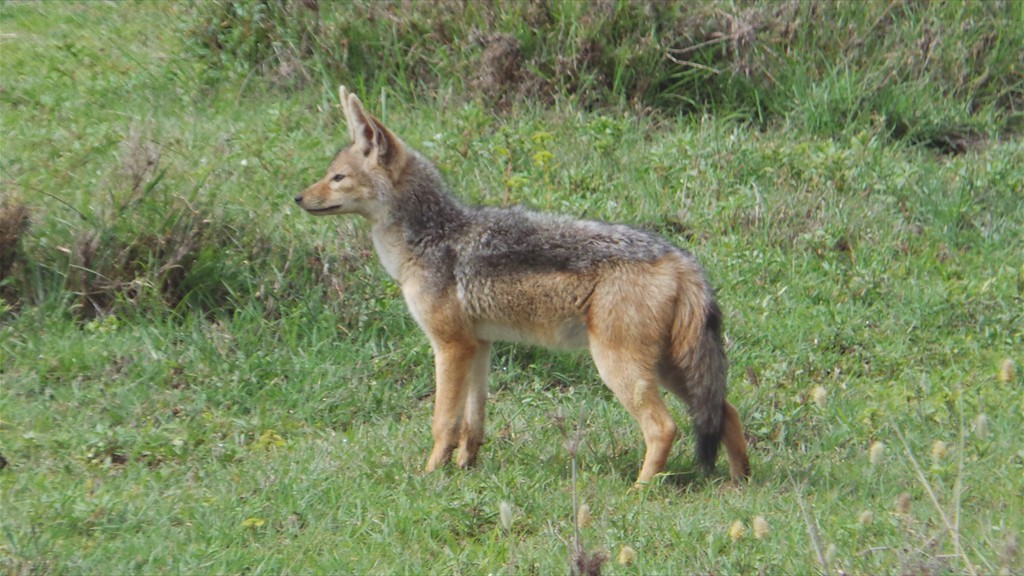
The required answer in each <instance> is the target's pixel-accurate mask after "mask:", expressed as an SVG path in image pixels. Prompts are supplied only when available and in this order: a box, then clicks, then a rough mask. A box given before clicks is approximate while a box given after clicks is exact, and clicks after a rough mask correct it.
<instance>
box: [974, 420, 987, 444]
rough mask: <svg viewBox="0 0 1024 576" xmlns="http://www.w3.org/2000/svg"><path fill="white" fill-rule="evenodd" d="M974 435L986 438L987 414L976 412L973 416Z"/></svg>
mask: <svg viewBox="0 0 1024 576" xmlns="http://www.w3.org/2000/svg"><path fill="white" fill-rule="evenodd" d="M973 427H974V435H975V436H977V437H978V438H980V439H982V440H984V439H985V438H988V416H985V414H978V415H977V416H975V417H974V426H973Z"/></svg>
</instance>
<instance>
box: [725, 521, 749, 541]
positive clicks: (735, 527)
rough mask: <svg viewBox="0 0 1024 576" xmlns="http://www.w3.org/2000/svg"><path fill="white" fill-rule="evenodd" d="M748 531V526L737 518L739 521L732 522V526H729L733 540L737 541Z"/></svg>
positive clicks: (730, 536)
mask: <svg viewBox="0 0 1024 576" xmlns="http://www.w3.org/2000/svg"><path fill="white" fill-rule="evenodd" d="M746 532H747V527H746V526H744V525H743V522H740V521H739V520H737V521H735V522H733V523H732V526H730V527H729V538H730V539H731V540H732V541H733V542H735V541H737V540H739V539H740V538H743V534H745V533H746Z"/></svg>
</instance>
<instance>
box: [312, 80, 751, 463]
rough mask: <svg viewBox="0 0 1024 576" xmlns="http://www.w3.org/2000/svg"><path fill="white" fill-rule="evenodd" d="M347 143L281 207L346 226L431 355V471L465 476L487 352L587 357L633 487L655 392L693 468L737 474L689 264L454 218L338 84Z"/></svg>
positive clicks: (586, 225) (465, 214) (655, 422)
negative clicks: (502, 345)
mask: <svg viewBox="0 0 1024 576" xmlns="http://www.w3.org/2000/svg"><path fill="white" fill-rule="evenodd" d="M339 92H340V96H341V104H342V108H343V109H344V113H345V118H346V120H347V121H348V129H349V137H350V138H351V143H350V144H349V145H348V146H346V147H345V148H343V149H342V150H341V151H340V152H338V154H337V156H335V158H334V160H333V161H332V162H331V164H330V166H329V167H328V169H327V174H326V175H325V176H324V177H323V178H322V179H321V180H320V181H319V182H317V183H316V184H313V185H312V186H310V187H309V188H307V189H306V190H305V191H303V192H302V193H301V194H299V195H298V196H296V197H295V202H297V203H298V205H299V206H301V207H302V208H303V209H305V210H306V211H307V212H309V213H310V214H314V215H328V214H358V215H360V216H362V217H364V218H366V219H367V220H368V221H369V223H370V226H371V228H370V236H371V238H372V240H373V245H374V248H375V249H376V252H377V255H378V256H379V257H380V261H381V263H382V264H383V266H384V268H385V269H386V270H387V272H388V274H390V275H391V277H392V278H394V279H395V280H396V281H397V282H398V284H399V285H400V286H401V289H402V294H403V296H404V297H405V301H406V303H407V304H408V306H409V311H410V312H411V313H412V315H413V317H414V318H415V319H416V322H417V323H418V324H419V325H420V327H421V328H422V329H423V331H424V332H425V333H426V334H427V337H428V338H429V339H430V344H431V346H432V348H433V351H434V368H435V371H436V374H435V375H436V383H437V390H436V394H435V397H434V416H433V423H432V426H431V432H432V434H433V439H434V447H433V450H432V451H431V453H430V457H429V458H428V460H427V464H426V471H427V472H430V471H433V470H435V469H437V468H438V467H440V466H443V465H444V464H446V463H447V462H448V461H449V460H450V459H451V456H452V453H453V452H454V450H455V448H458V449H459V452H458V459H457V464H458V465H459V466H460V467H468V466H470V465H472V464H473V463H474V461H475V460H476V457H477V453H478V451H479V449H480V445H481V443H482V442H483V438H484V404H485V402H486V401H487V372H488V367H489V364H490V351H491V343H492V342H493V341H495V340H510V341H516V342H526V343H530V344H537V345H541V346H546V347H549V348H567V349H574V348H587V349H589V351H590V354H591V356H592V357H593V359H594V364H596V366H597V370H598V373H599V374H600V375H601V379H602V380H603V381H604V383H605V384H606V385H607V386H608V388H610V389H611V390H612V391H613V392H614V393H615V396H616V397H617V398H618V399H619V401H620V402H621V403H622V405H623V406H625V407H626V410H628V411H629V413H630V414H632V415H633V417H634V418H635V419H636V420H637V422H638V423H639V424H640V429H641V430H642V431H643V436H644V442H645V443H646V449H647V451H646V455H645V456H644V461H643V466H642V467H641V468H640V474H639V476H638V477H637V483H646V482H649V481H650V480H651V479H652V478H654V476H655V475H657V474H659V473H660V472H661V471H662V470H663V469H664V468H665V461H666V460H667V459H668V455H669V451H670V449H671V447H672V442H673V441H674V439H675V437H676V432H677V429H676V424H675V422H674V421H673V420H672V417H671V415H670V414H669V412H668V410H667V409H666V407H665V404H664V402H663V400H662V397H661V394H660V392H659V388H660V387H664V388H666V389H667V390H669V391H670V392H672V393H674V394H675V395H676V396H678V397H680V398H681V399H682V400H683V401H684V402H685V403H686V405H687V406H688V407H689V413H690V416H691V418H692V421H693V426H694V429H695V431H696V436H697V438H696V440H697V443H696V450H697V462H698V463H699V464H700V465H701V467H702V468H704V469H705V471H711V470H712V469H713V467H714V464H715V460H716V458H717V455H718V447H719V444H724V445H725V448H726V452H727V454H728V458H729V472H730V474H731V476H732V478H733V479H734V480H736V481H739V480H740V479H742V478H745V477H748V476H749V475H750V464H749V462H748V460H747V448H746V440H745V439H744V436H743V426H742V425H741V424H740V418H739V414H738V412H737V411H736V409H735V408H734V407H733V406H732V405H731V404H730V403H729V402H728V401H726V399H725V394H726V358H725V351H724V349H723V346H722V313H721V311H720V310H719V308H718V305H717V303H716V302H715V298H714V294H713V293H712V290H711V287H710V286H709V284H708V281H707V279H706V278H705V275H704V271H703V269H702V268H701V266H700V265H699V264H698V263H697V260H696V259H695V258H694V257H693V256H692V255H691V254H690V253H688V252H686V251H684V250H681V249H679V248H676V247H674V246H673V245H671V244H669V243H668V242H667V241H665V240H664V239H662V238H660V237H658V236H655V235H653V234H649V233H647V232H643V231H640V230H636V229H633V228H630V227H627V226H621V225H616V224H607V223H602V222H594V221H585V220H574V219H570V218H566V217H562V216H554V215H549V214H541V213H536V212H531V211H528V210H525V209H522V208H511V209H502V208H484V207H468V206H464V205H463V204H461V203H460V202H459V201H458V200H456V199H455V198H454V197H452V196H451V195H450V194H449V193H448V191H447V187H446V185H445V183H444V182H443V180H442V178H441V175H440V173H439V172H438V170H437V168H436V167H435V166H434V165H433V164H432V163H431V162H430V161H429V160H427V159H426V158H425V157H424V156H422V155H421V154H420V153H418V152H416V151H415V150H413V149H412V148H410V147H409V146H407V145H406V144H405V143H404V142H402V140H400V139H399V138H398V137H397V136H395V135H394V134H393V133H392V132H391V131H390V130H388V128H387V127H385V126H384V124H383V123H381V122H380V120H378V119H377V118H375V117H374V116H372V115H370V114H369V113H367V111H366V109H365V108H364V107H363V104H362V103H361V102H360V101H359V98H357V97H356V96H355V95H354V94H352V93H350V92H348V91H347V90H346V89H345V87H344V86H342V87H341V88H340V90H339Z"/></svg>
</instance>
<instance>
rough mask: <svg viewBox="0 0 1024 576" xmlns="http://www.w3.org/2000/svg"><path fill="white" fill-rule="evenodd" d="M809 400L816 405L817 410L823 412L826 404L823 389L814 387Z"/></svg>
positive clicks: (825, 393)
mask: <svg viewBox="0 0 1024 576" xmlns="http://www.w3.org/2000/svg"><path fill="white" fill-rule="evenodd" d="M811 399H813V400H814V403H815V404H817V405H818V408H820V409H822V410H824V409H825V404H826V402H828V393H827V392H826V391H825V387H824V386H816V387H815V388H814V390H812V391H811Z"/></svg>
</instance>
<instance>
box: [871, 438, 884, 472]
mask: <svg viewBox="0 0 1024 576" xmlns="http://www.w3.org/2000/svg"><path fill="white" fill-rule="evenodd" d="M884 455H885V444H883V443H881V442H879V441H877V440H875V441H874V442H872V443H871V447H870V448H868V462H871V465H872V466H878V465H879V464H881V463H882V457H883V456H884Z"/></svg>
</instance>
